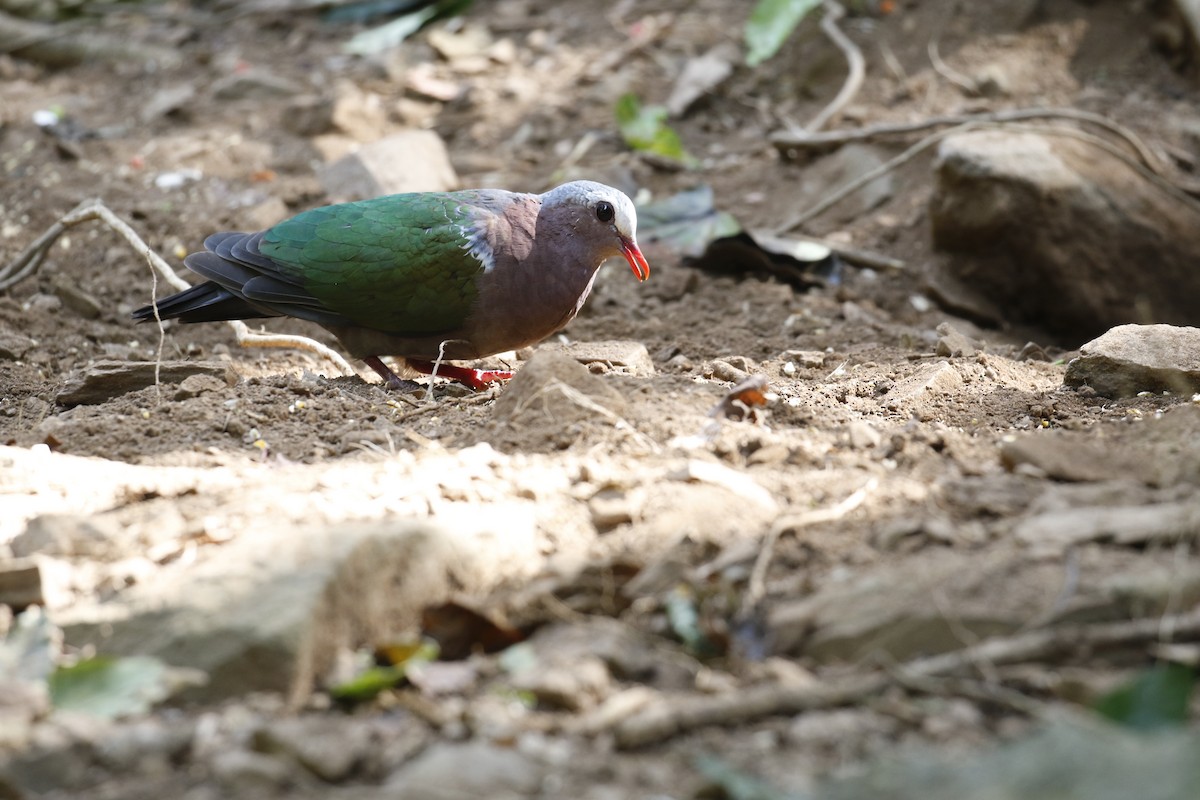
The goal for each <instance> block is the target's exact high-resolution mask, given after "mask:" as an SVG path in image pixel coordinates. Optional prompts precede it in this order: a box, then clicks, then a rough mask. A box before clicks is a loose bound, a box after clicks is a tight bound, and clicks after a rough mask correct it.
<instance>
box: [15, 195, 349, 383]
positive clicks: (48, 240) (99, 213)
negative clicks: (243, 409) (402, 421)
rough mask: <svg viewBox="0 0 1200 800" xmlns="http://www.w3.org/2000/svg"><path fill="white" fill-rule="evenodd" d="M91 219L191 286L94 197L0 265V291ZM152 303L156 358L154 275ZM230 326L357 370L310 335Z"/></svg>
mask: <svg viewBox="0 0 1200 800" xmlns="http://www.w3.org/2000/svg"><path fill="white" fill-rule="evenodd" d="M90 220H99V221H101V222H103V223H104V224H105V225H107V226H108V227H109V228H111V229H112V230H114V231H115V232H116V233H118V234H119V235H120V236H121V237H122V238H123V239H124V240H125V241H126V242H127V243H128V244H129V246H130V247H132V248H133V249H134V251H135V252H137V253H138V254H139V255H141V256H142V257H143V258H145V259H146V261H147V262H149V264H150V266H151V268H152V269H153V275H154V276H162V278H163V280H165V281H166V282H167V283H169V284H170V285H171V286H173V287H174V288H175V289H177V290H179V291H183V290H185V289H190V288H191V285H190V284H189V283H188V282H187V281H185V280H184V279H183V278H181V277H179V274H178V273H176V272H175V270H173V269H171V265H170V264H168V263H167V262H166V261H165V260H163V257H162V256H160V255H159V254H158V253H156V252H155V251H154V248H152V247H150V245H148V244H146V243H145V242H144V241H143V240H142V237H140V236H138V234H137V232H136V231H135V230H134V229H133V228H131V227H130V226H129V225H128V223H126V222H125V220H123V219H121V218H120V217H118V216H117V215H116V214H115V213H113V211H112V210H111V209H109V208H108V206H106V205H104V203H102V202H101V201H100V200H97V199H95V198H92V199H89V200H85V201H83V202H82V203H80V204H79V205H77V206H76V207H75V208H73V209H72V210H71V211H69V212H68V213H67V214H66V215H65V216H63V217H62V218H61V219H59V220H58V222H55V223H54V224H53V225H51V226H50V227H49V228H47V229H46V232H45V233H43V234H42V235H41V236H39V237H38V238H37V239H35V240H34V241H33V243H32V244H30V245H29V246H28V247H26V248H25V249H24V250H22V251H21V252H20V253H19V254H18V255H17V257H16V258H15V259H14V260H13V261H11V262H9V263H8V264H6V265H5V266H4V267H3V268H0V292H3V291H7V290H8V289H10V288H11V287H13V286H15V285H16V284H18V283H20V282H21V281H23V280H25V279H26V278H28V277H29V276H30V275H33V274H34V273H35V272H37V270H38V267H40V266H41V264H42V262H43V261H44V260H45V258H46V253H47V252H48V251H49V250H50V246H51V245H53V244H54V242H55V241H57V240H58V237H60V236H62V235H63V234H64V233H66V231H67V229H69V228H73V227H75V226H76V225H79V224H80V223H83V222H88V221H90ZM151 305H152V306H153V308H154V319H155V321H156V322H157V323H158V330H159V336H160V338H159V350H158V354H159V361H160V362H161V359H162V342H163V338H162V337H163V335H164V334H163V325H162V318H161V317H159V315H158V282H157V277H155V278H154V280H153V283H152V285H151ZM228 324H229V326H230V327H231V328H232V329H233V333H234V336H235V337H236V338H237V343H238V344H239V345H241V346H242V347H295V348H299V349H302V350H308V351H309V352H312V353H316V354H317V355H319V356H321V357H323V358H326V359H328V360H329V361H332V362H333V363H334V364H336V365H337V367H338V368H339V369H341V370H343V371H344V372H345V373H346V374H347V375H355V374H357V373H356V372H355V371H354V368H353V367H351V366H350V364H349V362H347V361H346V359H344V358H342V356H341V355H340V354H338V353H337V352H336V351H335V350H333V349H332V348H330V347H326V346H325V345H323V344H321V343H320V342H318V341H316V340H314V339H310V338H308V337H307V336H289V335H286V334H267V333H255V332H253V331H251V330H250V329H249V328H247V327H246V324H245V323H244V322H242V321H241V320H229V321H228ZM157 371H158V367H157V363H156V366H155V383H156V384H157V383H158V375H157Z"/></svg>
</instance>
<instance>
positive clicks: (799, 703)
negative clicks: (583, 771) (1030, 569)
mask: <svg viewBox="0 0 1200 800" xmlns="http://www.w3.org/2000/svg"><path fill="white" fill-rule="evenodd" d="M1164 631H1169V632H1170V634H1171V635H1172V637H1173V638H1174V639H1175V640H1176V641H1178V640H1191V639H1196V638H1198V637H1200V608H1196V609H1192V610H1191V611H1188V612H1187V613H1185V614H1179V615H1174V616H1169V617H1163V618H1146V619H1137V620H1130V621H1128V622H1107V623H1094V624H1084V625H1062V626H1057V627H1052V628H1043V629H1040V630H1036V631H1030V632H1027V633H1021V634H1017V635H1014V636H1010V637H1005V638H998V639H988V640H986V641H983V642H980V643H979V644H976V645H972V646H970V647H966V648H963V649H962V650H956V651H953V652H950V653H943V654H941V655H937V656H930V657H928V658H922V659H917V660H915V661H910V662H908V663H906V664H901V665H899V666H893V667H892V668H891V669H890V670H888V671H875V672H870V673H865V674H857V675H850V676H847V677H844V678H840V679H837V680H832V681H828V682H826V683H823V684H817V685H808V684H805V685H800V686H792V685H786V686H785V685H777V684H771V685H766V686H753V687H750V688H747V689H742V690H739V691H733V692H728V693H726V694H722V695H718V696H715V697H713V696H708V695H704V696H688V697H685V698H680V699H671V700H664V701H661V702H659V703H658V704H656V705H652V706H650V707H649V708H646V709H644V710H641V711H638V712H637V713H635V714H633V715H631V716H629V717H627V718H625V719H624V720H622V721H621V722H619V723H618V724H616V725H615V726H614V727H613V733H614V734H615V737H616V741H617V744H618V745H619V746H621V747H625V748H630V747H639V746H642V745H647V744H653V743H657V742H661V741H663V740H666V739H669V738H671V737H672V736H676V735H678V734H680V733H684V732H687V731H691V730H694V729H696V728H701V727H704V726H706V725H725V726H728V725H739V724H742V723H745V722H750V721H751V720H755V719H761V718H762V717H767V716H773V715H778V714H798V713H800V712H802V711H808V710H812V709H817V708H831V707H834V706H841V705H848V704H850V703H854V702H856V701H859V700H862V699H863V698H865V697H869V696H871V695H874V694H877V693H879V692H880V691H882V690H883V689H885V688H887V687H889V686H892V685H894V684H896V683H897V682H899V683H901V684H902V683H904V682H905V681H913V680H917V681H920V680H922V679H929V678H936V677H941V676H948V675H955V674H959V673H963V672H970V671H971V670H974V669H978V668H980V667H981V666H982V665H987V666H1000V665H1005V664H1019V663H1025V662H1031V661H1046V660H1050V659H1054V658H1061V657H1063V656H1068V655H1071V654H1074V653H1079V652H1086V653H1091V652H1095V651H1097V650H1109V649H1117V648H1129V647H1140V646H1144V645H1149V644H1154V643H1156V642H1157V641H1158V640H1160V639H1161V638H1162V634H1163V632H1164ZM894 674H899V675H901V676H903V677H902V679H900V680H899V681H898V680H897V679H896V678H895V677H893V675H894Z"/></svg>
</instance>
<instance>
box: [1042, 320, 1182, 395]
mask: <svg viewBox="0 0 1200 800" xmlns="http://www.w3.org/2000/svg"><path fill="white" fill-rule="evenodd" d="M1063 383H1064V384H1066V385H1067V386H1090V387H1091V388H1092V389H1093V390H1095V392H1096V394H1099V395H1103V396H1104V397H1129V396H1132V395H1135V394H1137V393H1138V392H1174V393H1175V394H1182V395H1189V394H1193V393H1195V392H1200V328H1186V327H1176V326H1172V325H1121V326H1119V327H1116V328H1113V329H1112V330H1110V331H1108V332H1107V333H1105V334H1104V335H1103V336H1101V337H1100V338H1098V339H1093V340H1092V341H1090V342H1088V343H1087V344H1085V345H1084V346H1083V347H1081V348H1080V349H1079V357H1078V358H1074V359H1072V360H1071V363H1069V364H1068V365H1067V374H1066V376H1065V377H1064V378H1063Z"/></svg>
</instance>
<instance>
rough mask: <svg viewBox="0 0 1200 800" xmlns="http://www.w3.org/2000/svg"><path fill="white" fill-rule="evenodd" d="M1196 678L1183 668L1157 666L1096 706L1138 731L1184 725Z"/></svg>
mask: <svg viewBox="0 0 1200 800" xmlns="http://www.w3.org/2000/svg"><path fill="white" fill-rule="evenodd" d="M1195 684H1196V674H1195V672H1194V671H1193V670H1192V669H1191V668H1190V667H1185V666H1182V665H1180V664H1158V665H1156V666H1155V667H1153V668H1152V669H1148V670H1144V671H1143V672H1141V673H1139V674H1138V675H1137V677H1135V678H1134V679H1133V680H1132V681H1130V682H1129V683H1127V684H1126V685H1124V686H1122V687H1120V688H1119V689H1116V690H1115V691H1113V692H1111V693H1109V694H1107V695H1105V696H1104V697H1102V698H1100V700H1098V701H1097V702H1096V706H1095V708H1096V711H1097V712H1099V713H1100V714H1101V715H1102V716H1105V717H1108V718H1109V719H1110V720H1112V721H1113V722H1116V723H1117V724H1119V725H1121V726H1123V727H1126V728H1132V729H1133V730H1138V731H1150V730H1158V729H1160V728H1167V727H1171V726H1175V725H1182V724H1184V723H1186V722H1187V719H1188V702H1189V700H1190V698H1191V694H1192V688H1193V687H1194V686H1195Z"/></svg>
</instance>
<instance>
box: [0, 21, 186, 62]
mask: <svg viewBox="0 0 1200 800" xmlns="http://www.w3.org/2000/svg"><path fill="white" fill-rule="evenodd" d="M0 53H9V54H11V55H14V56H16V57H18V58H23V59H25V60H27V61H35V62H37V63H39V64H45V65H46V66H49V67H69V66H72V65H74V64H81V63H83V62H85V61H132V62H144V61H155V62H158V63H160V64H163V65H175V64H178V63H179V62H180V57H179V53H178V52H176V51H174V50H169V49H167V48H165V47H156V46H154V45H150V44H147V43H146V42H139V41H134V40H130V39H126V38H117V37H114V36H108V35H106V34H104V33H99V32H97V31H96V30H95V26H94V24H93V25H87V26H84V25H78V24H75V23H58V24H54V25H50V24H46V23H44V22H34V21H32V20H26V19H19V18H17V17H14V16H11V15H9V14H5V13H4V12H2V11H0Z"/></svg>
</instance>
